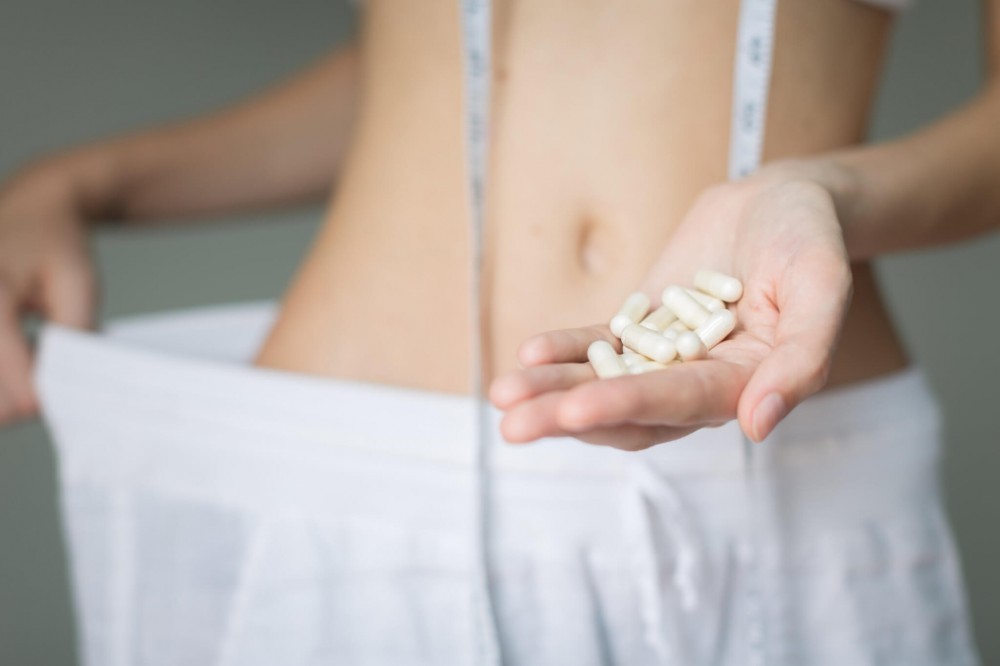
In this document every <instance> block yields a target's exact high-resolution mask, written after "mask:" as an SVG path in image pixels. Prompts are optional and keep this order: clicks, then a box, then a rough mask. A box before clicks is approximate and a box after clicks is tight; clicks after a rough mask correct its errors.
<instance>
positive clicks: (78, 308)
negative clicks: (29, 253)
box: [40, 257, 97, 328]
mask: <svg viewBox="0 0 1000 666" xmlns="http://www.w3.org/2000/svg"><path fill="white" fill-rule="evenodd" d="M40 287H41V294H40V300H41V309H42V312H43V314H44V315H45V317H46V318H47V319H48V320H49V321H51V322H52V323H54V324H60V325H62V326H69V327H72V328H93V326H94V320H95V312H96V309H97V277H96V274H95V272H94V268H93V266H92V265H91V263H90V261H89V260H88V259H87V258H86V257H63V258H61V259H60V260H58V261H55V262H53V263H52V265H51V266H50V267H49V268H48V270H46V271H45V272H44V273H43V274H42V279H41V285H40Z"/></svg>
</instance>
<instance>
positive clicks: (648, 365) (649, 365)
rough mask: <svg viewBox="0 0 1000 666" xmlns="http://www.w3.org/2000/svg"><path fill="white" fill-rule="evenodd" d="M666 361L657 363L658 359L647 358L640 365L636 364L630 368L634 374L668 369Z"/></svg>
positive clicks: (630, 371)
mask: <svg viewBox="0 0 1000 666" xmlns="http://www.w3.org/2000/svg"><path fill="white" fill-rule="evenodd" d="M666 369H667V364H666V363H657V362H656V361H650V360H646V361H643V362H642V363H640V364H639V365H634V366H632V367H631V368H629V369H628V371H629V373H630V374H633V375H644V374H646V373H647V372H653V371H654V370H666Z"/></svg>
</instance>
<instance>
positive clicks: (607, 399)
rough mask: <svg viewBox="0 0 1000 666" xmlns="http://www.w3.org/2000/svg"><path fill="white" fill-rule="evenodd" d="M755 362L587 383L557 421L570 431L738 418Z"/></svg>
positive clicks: (697, 365)
mask: <svg viewBox="0 0 1000 666" xmlns="http://www.w3.org/2000/svg"><path fill="white" fill-rule="evenodd" d="M751 368H752V364H751V363H741V362H737V361H733V360H726V361H723V360H717V359H709V360H704V361H695V362H691V363H685V364H680V365H675V366H671V367H670V368H668V369H666V370H662V371H658V372H650V373H646V374H643V375H633V376H629V377H618V378H615V379H608V380H604V381H600V382H589V383H586V384H582V385H580V386H578V387H576V388H574V389H572V390H571V391H569V392H568V393H567V395H566V397H565V399H563V400H562V401H561V403H560V405H559V413H558V415H557V417H556V422H557V423H558V425H559V427H560V428H562V429H564V430H567V431H569V432H581V431H585V430H590V429H593V428H597V427H607V426H613V425H620V424H624V423H632V424H638V425H656V426H669V427H672V428H678V427H693V426H705V425H718V424H721V423H724V422H726V421H728V420H730V419H732V418H733V416H735V414H736V405H737V403H738V401H739V396H740V394H741V392H742V391H743V389H744V387H745V386H746V383H747V381H748V380H749V378H750V374H751Z"/></svg>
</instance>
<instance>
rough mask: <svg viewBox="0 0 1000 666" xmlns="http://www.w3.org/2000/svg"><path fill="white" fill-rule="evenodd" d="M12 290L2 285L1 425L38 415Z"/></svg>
mask: <svg viewBox="0 0 1000 666" xmlns="http://www.w3.org/2000/svg"><path fill="white" fill-rule="evenodd" d="M19 314H20V308H19V307H18V304H17V300H16V298H15V296H14V293H13V290H12V289H10V287H9V285H8V284H7V283H0V423H6V422H9V421H13V420H15V419H17V418H23V417H26V416H30V415H32V414H34V413H35V411H36V410H37V408H38V400H37V398H36V396H35V392H34V388H33V384H32V380H31V353H30V351H29V349H28V343H27V340H25V338H24V333H23V332H22V330H21V322H20V316H19Z"/></svg>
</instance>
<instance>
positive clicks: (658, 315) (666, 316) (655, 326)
mask: <svg viewBox="0 0 1000 666" xmlns="http://www.w3.org/2000/svg"><path fill="white" fill-rule="evenodd" d="M675 321H677V315H675V314H674V311H673V310H671V309H670V308H668V307H667V306H666V305H661V306H660V307H658V308H656V309H655V310H653V311H652V312H650V313H649V315H647V316H646V318H645V319H643V320H642V321H641V322H639V323H640V324H641V325H642V326H645V327H646V328H648V329H650V330H653V331H656V332H657V333H662V332H663V331H664V329H666V328H667V326H670V325H671V324H672V323H674V322H675Z"/></svg>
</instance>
